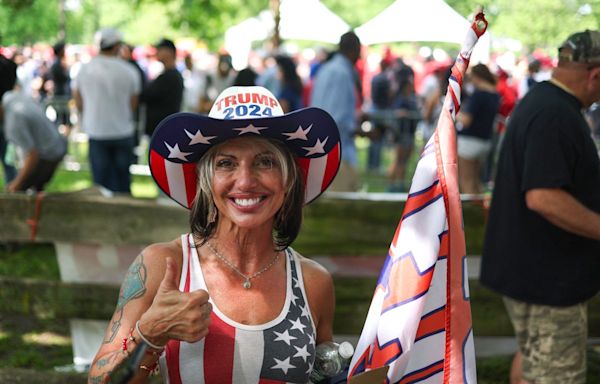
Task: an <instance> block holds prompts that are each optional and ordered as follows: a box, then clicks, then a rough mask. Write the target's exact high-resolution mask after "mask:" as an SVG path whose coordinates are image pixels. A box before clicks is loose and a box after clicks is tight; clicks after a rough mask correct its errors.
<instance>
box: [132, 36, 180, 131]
mask: <svg viewBox="0 0 600 384" xmlns="http://www.w3.org/2000/svg"><path fill="white" fill-rule="evenodd" d="M156 59H157V60H158V61H160V62H161V63H162V65H163V67H164V70H163V72H162V73H161V74H160V75H158V77H157V78H156V79H154V80H153V81H152V82H151V83H150V84H149V85H148V87H146V89H145V90H144V92H143V93H142V96H141V101H142V102H143V103H145V104H146V134H147V135H148V136H152V133H153V132H154V129H155V128H156V126H157V125H158V123H160V121H161V120H162V119H164V118H165V117H167V116H169V115H171V114H173V113H176V112H179V111H180V109H181V100H182V98H183V77H182V76H181V73H179V71H178V70H177V68H176V66H175V64H176V60H177V48H175V44H174V43H173V42H172V41H171V40H168V39H162V40H161V41H159V42H158V44H156Z"/></svg>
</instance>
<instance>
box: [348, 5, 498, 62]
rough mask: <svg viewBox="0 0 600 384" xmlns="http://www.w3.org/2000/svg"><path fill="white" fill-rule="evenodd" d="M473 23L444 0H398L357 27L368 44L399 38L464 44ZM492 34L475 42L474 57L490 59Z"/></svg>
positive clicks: (393, 40) (392, 40) (357, 32)
mask: <svg viewBox="0 0 600 384" xmlns="http://www.w3.org/2000/svg"><path fill="white" fill-rule="evenodd" d="M470 25H471V23H470V22H469V21H468V20H467V19H465V18H464V17H463V16H462V15H460V14H459V13H458V12H456V11H455V10H454V9H453V8H452V7H450V6H449V5H448V4H446V3H445V2H444V1H443V0H419V1H415V0H396V1H395V2H394V3H392V4H391V5H390V6H389V7H387V8H386V9H384V10H383V11H381V13H379V14H378V15H377V16H375V17H374V18H372V19H371V20H369V21H367V22H366V23H365V24H363V25H361V26H360V27H358V28H356V30H355V31H356V34H357V35H358V37H359V38H360V41H361V42H362V43H363V44H365V45H372V44H382V43H392V42H399V41H419V42H428V41H431V42H448V43H456V44H462V43H463V41H464V39H465V36H466V34H467V30H468V28H469V26H470ZM489 49H490V34H489V32H486V33H485V34H484V35H483V36H481V38H480V39H479V42H478V43H477V45H476V46H475V49H474V51H473V55H472V56H471V57H472V58H471V61H472V62H473V63H477V62H487V61H488V60H489Z"/></svg>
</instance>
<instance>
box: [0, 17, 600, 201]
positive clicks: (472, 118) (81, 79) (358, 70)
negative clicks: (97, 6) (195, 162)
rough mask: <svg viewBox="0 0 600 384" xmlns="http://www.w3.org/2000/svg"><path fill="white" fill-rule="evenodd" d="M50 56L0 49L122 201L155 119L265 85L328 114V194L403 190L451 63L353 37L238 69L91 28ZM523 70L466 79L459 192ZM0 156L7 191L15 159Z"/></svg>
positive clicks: (484, 176) (534, 64)
mask: <svg viewBox="0 0 600 384" xmlns="http://www.w3.org/2000/svg"><path fill="white" fill-rule="evenodd" d="M108 43H110V44H111V46H106V44H108ZM51 48H52V49H43V48H39V47H38V48H36V49H31V48H28V49H26V48H23V49H17V48H15V47H7V48H4V49H3V50H2V52H3V54H4V56H5V58H9V59H10V60H11V61H13V62H14V63H15V64H16V65H17V82H16V87H17V88H18V89H19V90H20V92H21V93H22V94H24V95H27V96H29V97H31V98H32V99H33V100H35V101H37V102H38V104H40V105H41V106H42V108H44V109H45V112H46V115H47V116H48V117H49V118H50V120H52V121H53V123H54V124H55V125H57V126H59V128H60V132H62V133H63V134H65V135H68V134H69V132H70V131H71V130H72V128H75V129H76V130H79V131H81V132H84V133H85V134H86V135H87V138H88V140H89V144H90V146H89V153H90V157H89V165H90V169H91V171H92V177H93V182H94V183H95V184H97V185H100V186H102V187H103V188H106V189H107V190H110V191H113V192H119V193H130V182H131V181H130V175H129V171H128V169H129V166H130V165H131V164H132V163H133V162H136V161H138V160H139V159H140V158H141V156H142V152H143V148H142V147H141V146H140V144H141V143H142V142H143V138H144V137H146V138H149V137H151V136H152V133H153V130H154V129H155V127H156V126H157V124H158V123H159V122H160V121H161V120H162V119H163V118H165V117H166V116H168V115H170V114H172V113H174V112H178V111H187V112H195V113H201V114H207V113H208V111H209V110H210V107H211V106H212V103H213V101H214V100H215V98H216V96H217V95H218V94H219V93H220V92H221V91H223V90H224V89H225V88H227V87H229V86H233V85H237V86H251V85H260V86H264V87H265V88H267V89H269V90H270V91H271V92H273V94H274V95H275V96H276V97H278V99H279V100H280V101H281V103H282V105H283V108H284V111H285V112H289V111H294V110H299V109H302V108H304V107H308V106H318V107H321V108H323V109H325V110H326V111H328V112H329V113H330V114H331V115H332V116H334V119H335V120H336V123H337V124H338V127H340V130H341V132H342V140H343V147H344V150H343V152H342V156H343V160H344V161H343V162H342V165H341V167H342V172H341V173H340V175H339V176H338V178H337V180H336V181H335V183H334V185H333V186H332V190H334V191H357V190H360V189H363V190H364V189H365V188H366V186H365V181H364V180H361V177H360V175H363V174H367V175H369V174H371V175H376V176H378V177H379V176H381V177H384V178H385V180H386V181H385V183H386V187H385V190H386V191H387V192H407V190H408V186H409V182H410V180H407V175H409V174H410V172H407V167H408V166H410V165H411V162H410V159H411V156H414V155H418V152H420V150H421V148H422V147H423V146H424V145H425V144H426V143H427V141H428V139H429V137H430V136H431V135H432V133H433V131H434V130H435V126H436V123H437V118H438V116H439V113H440V110H441V105H442V103H443V99H444V96H445V90H446V87H447V79H448V76H449V73H448V71H449V69H450V68H451V64H452V63H451V61H450V60H448V59H447V58H446V59H443V60H434V59H433V58H432V57H431V56H430V57H426V58H421V57H420V56H414V57H407V56H404V57H401V56H395V55H394V54H393V52H392V50H391V49H390V48H387V49H386V50H385V51H384V52H383V53H381V54H376V55H371V56H369V57H367V56H366V55H365V54H364V53H363V50H362V48H361V45H360V41H359V40H358V37H356V35H354V34H353V33H348V34H346V35H344V36H343V37H342V39H341V41H340V45H339V46H338V47H337V49H333V50H332V51H331V52H328V51H325V50H323V49H321V50H319V51H318V52H317V54H315V55H314V57H312V58H311V59H306V58H305V57H304V56H303V55H301V54H295V55H290V54H285V53H282V52H280V53H273V54H262V55H253V57H252V58H251V59H250V60H249V65H248V67H246V68H243V69H240V70H234V68H233V65H232V58H231V56H230V55H228V54H227V53H226V52H220V53H218V54H214V55H213V54H208V53H206V52H204V51H202V53H201V54H199V53H198V51H197V50H191V49H181V48H178V47H177V45H176V44H175V43H174V42H173V41H171V40H169V39H166V38H165V39H162V40H161V41H159V42H158V43H156V44H155V45H153V46H152V47H150V48H148V47H132V46H130V45H128V44H126V43H125V40H124V37H123V36H122V35H121V34H120V33H119V31H117V30H115V29H112V28H105V29H102V30H100V31H98V33H97V35H96V41H95V46H94V47H93V48H89V47H87V48H85V49H82V48H81V47H79V46H70V45H65V43H64V42H58V43H56V44H55V45H54V46H53V47H51ZM373 57H376V58H377V57H379V58H380V60H378V61H379V63H378V64H379V69H376V68H372V69H371V68H370V67H369V63H371V62H373V60H372V58H373ZM527 62H528V65H527V70H526V73H524V74H523V75H522V76H520V75H519V73H518V72H514V73H510V72H509V71H508V70H505V69H502V68H501V66H499V65H496V64H495V63H494V62H492V63H490V64H489V65H484V64H479V65H477V66H473V68H472V69H471V71H470V73H469V76H468V78H467V85H466V87H465V90H466V92H465V94H464V95H462V97H463V98H464V100H465V103H464V107H463V113H461V114H460V115H459V120H458V124H457V127H458V128H459V130H460V131H459V142H458V147H459V155H460V158H461V166H460V169H461V171H462V172H461V177H460V185H461V191H462V192H463V193H471V194H479V193H482V192H484V191H487V190H490V188H491V186H492V183H491V182H492V180H493V176H494V173H495V172H494V171H495V159H496V158H497V153H498V148H499V144H500V141H501V137H502V133H503V129H504V125H505V121H506V119H507V118H508V116H509V115H510V112H511V111H512V109H513V108H514V106H515V104H516V102H517V101H518V100H519V99H520V98H522V97H523V96H524V94H525V93H526V92H527V91H528V90H529V89H530V88H531V87H533V85H534V84H535V83H537V82H540V81H543V80H544V79H547V78H548V76H549V69H550V67H551V65H552V62H551V61H549V60H548V59H542V58H540V60H538V59H536V58H534V57H530V58H529V59H528V60H527ZM124 63H128V64H129V65H127V66H124V65H122V64H124ZM120 72H123V73H120ZM125 72H127V75H124V73H125ZM97 73H102V76H104V77H103V80H102V81H100V80H99V78H97V77H96V75H97ZM123 76H126V77H127V80H124V78H123ZM100 84H102V86H100ZM11 90H12V88H11ZM332 94H335V95H336V96H335V97H331V95H332ZM86 101H87V103H86ZM86 104H87V108H86ZM48 107H50V108H49V109H48ZM598 110H600V109H598V108H596V106H595V105H593V106H592V107H591V109H590V114H589V117H590V123H591V124H593V125H594V126H595V128H596V131H597V130H598V128H597V127H598V126H600V124H598V121H600V119H598V118H597V117H596V115H598V112H597V111H598ZM359 137H360V138H363V140H361V141H360V143H361V146H360V149H362V148H363V146H364V144H363V143H368V149H367V151H366V156H365V158H364V159H363V157H362V155H359V152H358V151H357V146H356V143H357V138H359ZM5 147H6V143H5V142H4V138H3V145H2V147H0V149H3V152H2V153H3V154H4V152H7V151H8V153H9V155H10V153H12V150H11V148H10V144H9V148H8V149H6V148H5ZM132 153H133V154H132ZM387 154H389V155H387ZM2 159H3V165H4V169H5V172H4V174H5V181H6V183H5V184H6V185H9V182H10V181H11V180H12V179H13V178H14V175H15V174H16V170H15V168H14V167H13V166H12V164H11V162H12V163H15V159H14V156H8V159H7V158H6V156H3V157H2ZM23 159H24V157H22V158H21V161H20V162H17V163H18V164H24V162H23ZM408 171H410V169H409V170H408Z"/></svg>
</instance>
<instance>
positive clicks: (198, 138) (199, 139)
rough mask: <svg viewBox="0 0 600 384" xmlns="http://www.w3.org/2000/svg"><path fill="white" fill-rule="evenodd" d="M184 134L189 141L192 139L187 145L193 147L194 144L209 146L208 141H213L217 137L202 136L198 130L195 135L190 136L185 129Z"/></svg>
mask: <svg viewBox="0 0 600 384" xmlns="http://www.w3.org/2000/svg"><path fill="white" fill-rule="evenodd" d="M184 131H185V134H186V135H188V137H189V138H190V139H192V140H191V141H190V143H189V144H188V145H194V144H210V140H212V139H214V138H215V137H217V136H204V135H203V134H202V132H200V130H198V131H197V132H196V133H194V134H192V133H189V132H188V131H187V129H184Z"/></svg>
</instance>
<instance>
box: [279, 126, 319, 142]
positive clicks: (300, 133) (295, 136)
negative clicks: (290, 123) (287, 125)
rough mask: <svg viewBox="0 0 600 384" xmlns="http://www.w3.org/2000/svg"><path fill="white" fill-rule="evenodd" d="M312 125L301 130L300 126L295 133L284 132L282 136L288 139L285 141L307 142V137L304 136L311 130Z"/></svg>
mask: <svg viewBox="0 0 600 384" xmlns="http://www.w3.org/2000/svg"><path fill="white" fill-rule="evenodd" d="M312 126H313V125H312V124H311V125H309V126H308V128H306V129H302V125H299V126H298V129H297V130H296V131H295V132H287V133H286V132H284V133H283V135H286V136H287V137H288V138H287V139H286V140H304V141H307V140H308V137H307V136H306V135H307V134H308V132H310V130H311V129H312Z"/></svg>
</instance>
